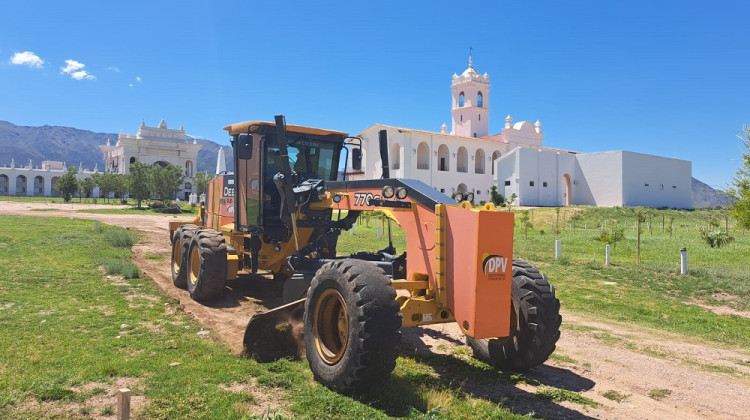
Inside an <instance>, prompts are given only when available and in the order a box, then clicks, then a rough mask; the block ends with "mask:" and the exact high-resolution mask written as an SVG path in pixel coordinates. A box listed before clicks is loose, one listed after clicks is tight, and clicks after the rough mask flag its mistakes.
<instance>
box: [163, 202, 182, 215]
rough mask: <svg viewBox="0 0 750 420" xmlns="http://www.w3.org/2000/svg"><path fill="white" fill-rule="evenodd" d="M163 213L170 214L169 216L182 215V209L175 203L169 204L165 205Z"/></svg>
mask: <svg viewBox="0 0 750 420" xmlns="http://www.w3.org/2000/svg"><path fill="white" fill-rule="evenodd" d="M164 213H170V214H177V213H182V209H181V208H180V205H179V204H177V203H169V205H167V206H166V207H165V208H164Z"/></svg>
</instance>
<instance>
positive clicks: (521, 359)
mask: <svg viewBox="0 0 750 420" xmlns="http://www.w3.org/2000/svg"><path fill="white" fill-rule="evenodd" d="M511 301H512V309H511V310H512V313H511V326H510V328H511V332H510V334H511V335H510V337H504V338H492V339H489V340H488V339H481V340H477V339H474V338H471V337H466V341H467V343H468V344H469V346H471V348H472V349H473V350H474V357H476V358H477V359H480V360H483V361H485V362H487V363H489V364H491V365H492V366H494V367H496V368H498V369H501V370H513V371H524V370H528V369H531V368H533V367H536V366H539V365H541V364H542V363H544V362H545V361H546V360H547V358H548V357H549V355H550V354H552V352H553V351H554V350H555V344H556V343H557V340H558V339H559V338H560V323H561V322H562V317H561V316H560V301H559V300H558V299H557V298H556V297H555V288H554V287H552V285H551V284H550V283H549V281H547V276H545V275H544V274H542V273H540V272H539V270H538V269H537V268H536V267H534V266H532V265H531V264H528V263H526V262H524V261H520V260H514V261H513V287H512V292H511Z"/></svg>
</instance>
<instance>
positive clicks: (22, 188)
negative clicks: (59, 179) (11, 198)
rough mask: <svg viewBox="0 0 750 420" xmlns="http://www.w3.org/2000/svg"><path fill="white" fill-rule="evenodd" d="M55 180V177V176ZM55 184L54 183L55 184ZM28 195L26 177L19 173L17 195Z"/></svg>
mask: <svg viewBox="0 0 750 420" xmlns="http://www.w3.org/2000/svg"><path fill="white" fill-rule="evenodd" d="M53 181H54V178H53ZM53 185H54V184H53ZM21 194H23V195H26V177H25V176H23V175H18V176H17V177H16V195H21Z"/></svg>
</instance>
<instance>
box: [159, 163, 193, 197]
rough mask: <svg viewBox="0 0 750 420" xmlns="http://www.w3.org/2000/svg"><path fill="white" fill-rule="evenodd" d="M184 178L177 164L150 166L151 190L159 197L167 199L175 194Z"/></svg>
mask: <svg viewBox="0 0 750 420" xmlns="http://www.w3.org/2000/svg"><path fill="white" fill-rule="evenodd" d="M184 178H185V176H184V175H183V171H182V168H181V167H179V166H177V165H167V166H164V167H162V166H159V165H156V166H154V167H153V168H151V177H150V181H151V191H152V192H153V193H154V194H155V195H156V196H157V197H159V198H160V199H162V200H168V199H170V198H172V197H174V196H175V195H176V194H177V190H179V189H180V184H182V180H183V179H184Z"/></svg>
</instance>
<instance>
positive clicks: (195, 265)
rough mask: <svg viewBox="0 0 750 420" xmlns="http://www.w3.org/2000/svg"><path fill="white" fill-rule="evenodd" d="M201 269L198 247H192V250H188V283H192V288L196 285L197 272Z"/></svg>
mask: <svg viewBox="0 0 750 420" xmlns="http://www.w3.org/2000/svg"><path fill="white" fill-rule="evenodd" d="M200 267H201V254H200V252H199V251H198V247H197V246H195V247H193V249H192V250H190V283H192V285H193V286H195V285H196V284H198V271H199V270H200Z"/></svg>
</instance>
